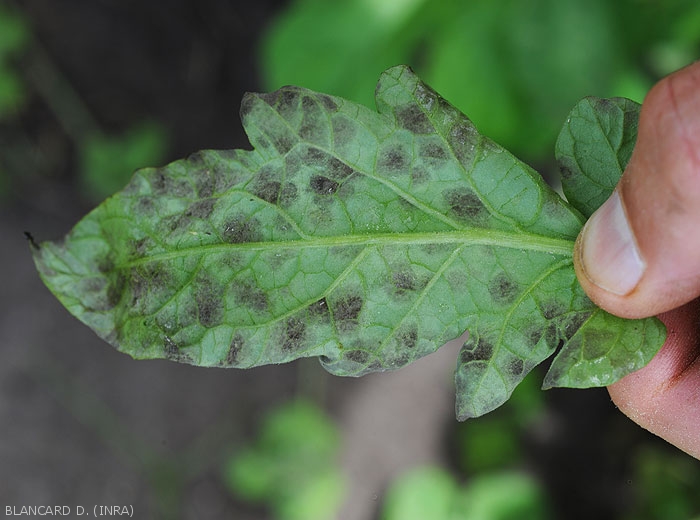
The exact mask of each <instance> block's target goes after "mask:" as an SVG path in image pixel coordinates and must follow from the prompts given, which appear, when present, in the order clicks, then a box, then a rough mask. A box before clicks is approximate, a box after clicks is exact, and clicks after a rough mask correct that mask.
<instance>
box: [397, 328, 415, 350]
mask: <svg viewBox="0 0 700 520" xmlns="http://www.w3.org/2000/svg"><path fill="white" fill-rule="evenodd" d="M398 339H399V342H400V344H401V346H403V347H405V348H407V349H409V350H413V349H414V348H416V345H417V344H418V329H417V328H416V327H410V328H409V329H408V330H404V331H402V332H401V333H400V334H399V336H398Z"/></svg>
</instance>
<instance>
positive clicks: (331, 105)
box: [316, 94, 338, 112]
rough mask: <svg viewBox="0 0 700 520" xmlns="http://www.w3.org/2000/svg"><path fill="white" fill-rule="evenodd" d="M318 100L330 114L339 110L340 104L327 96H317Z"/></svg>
mask: <svg viewBox="0 0 700 520" xmlns="http://www.w3.org/2000/svg"><path fill="white" fill-rule="evenodd" d="M316 99H318V100H319V101H320V102H321V104H322V105H323V107H324V108H325V109H326V110H328V111H329V112H334V111H336V110H338V104H337V103H336V102H335V100H334V99H333V98H332V97H331V96H329V95H327V94H316Z"/></svg>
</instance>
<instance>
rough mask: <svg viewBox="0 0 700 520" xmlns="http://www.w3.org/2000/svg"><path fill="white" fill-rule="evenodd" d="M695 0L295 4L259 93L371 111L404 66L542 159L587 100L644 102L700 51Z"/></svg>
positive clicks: (275, 36) (272, 46) (272, 32)
mask: <svg viewBox="0 0 700 520" xmlns="http://www.w3.org/2000/svg"><path fill="white" fill-rule="evenodd" d="M699 12H700V7H699V6H698V3H697V2H696V1H695V0H671V1H667V2H657V1H652V0H618V1H616V2H609V1H608V0H586V1H582V0H528V1H527V2H522V1H519V0H488V1H487V0H469V1H464V0H335V1H333V2H327V1H325V0H296V1H294V2H292V4H291V5H290V6H289V8H288V9H287V10H286V11H284V12H283V13H282V14H281V15H280V16H279V17H278V18H277V20H276V21H275V23H273V24H272V25H271V26H270V28H269V30H268V32H267V33H266V35H265V37H264V38H263V40H262V42H261V59H262V65H263V67H262V70H263V76H264V83H265V84H264V87H265V89H267V90H271V89H275V88H279V87H280V86H282V85H286V84H294V85H301V86H305V87H308V88H312V89H315V90H320V91H322V92H327V93H330V94H335V95H340V96H343V97H347V98H350V99H352V100H355V101H358V102H362V103H364V104H366V105H368V106H370V107H372V106H374V101H373V99H372V97H371V94H370V93H371V92H372V91H373V89H374V86H375V84H376V81H377V78H378V77H379V74H380V73H381V72H382V71H383V70H384V69H387V68H388V67H390V66H393V65H397V64H400V63H405V64H408V65H411V66H412V67H413V68H414V69H415V70H416V72H418V74H419V75H420V76H421V77H422V78H423V79H424V80H425V81H426V82H427V83H428V84H430V85H432V86H433V87H435V88H436V90H438V92H440V93H441V94H442V95H443V96H444V97H445V98H447V99H448V100H450V101H451V102H452V103H453V104H455V105H456V106H457V107H458V108H460V109H461V110H462V111H463V112H465V113H466V114H467V115H468V116H469V117H470V118H472V119H473V120H474V122H475V123H476V124H477V126H478V127H479V129H480V131H481V132H482V133H484V134H486V135H488V136H490V137H491V138H493V139H494V140H496V141H497V142H499V143H500V144H501V145H503V146H505V147H506V148H508V149H510V150H511V151H513V152H515V153H516V154H518V155H519V156H521V157H522V158H524V159H526V160H542V157H543V156H544V155H545V154H546V156H547V157H549V156H551V149H552V146H553V143H554V140H555V138H556V133H557V132H558V130H559V128H560V126H561V123H562V121H563V120H564V119H565V117H566V114H567V113H568V111H569V110H570V109H571V107H572V106H573V105H574V104H575V103H576V102H577V101H578V100H579V99H580V98H582V97H584V96H587V95H597V96H601V97H611V96H624V97H629V98H631V99H634V100H636V101H641V100H642V97H643V96H644V94H645V93H646V91H647V90H648V89H649V87H650V86H651V85H652V84H653V82H654V81H655V80H656V79H658V78H659V77H660V76H662V75H664V74H667V73H669V72H671V71H672V70H674V69H676V68H679V67H681V66H683V65H685V64H687V63H688V62H690V61H692V60H693V59H695V58H697V56H698V49H699V44H700V14H698V13H699Z"/></svg>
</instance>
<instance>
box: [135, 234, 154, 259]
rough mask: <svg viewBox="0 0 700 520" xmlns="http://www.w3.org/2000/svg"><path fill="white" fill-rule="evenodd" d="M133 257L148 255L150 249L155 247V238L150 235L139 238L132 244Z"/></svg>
mask: <svg viewBox="0 0 700 520" xmlns="http://www.w3.org/2000/svg"><path fill="white" fill-rule="evenodd" d="M131 246H132V250H131V257H132V258H143V257H144V256H146V253H147V252H148V250H149V249H150V248H151V247H153V240H151V239H150V238H148V237H143V238H139V239H138V240H136V241H135V242H133V243H132V244H131Z"/></svg>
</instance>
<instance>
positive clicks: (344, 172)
mask: <svg viewBox="0 0 700 520" xmlns="http://www.w3.org/2000/svg"><path fill="white" fill-rule="evenodd" d="M328 173H329V175H330V176H331V177H333V178H335V179H338V180H340V181H342V180H344V179H347V178H348V177H350V175H352V174H353V173H355V170H353V169H352V168H351V167H350V166H348V165H347V164H345V163H344V162H343V161H341V160H339V159H336V158H335V157H331V159H330V161H329V162H328Z"/></svg>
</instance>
